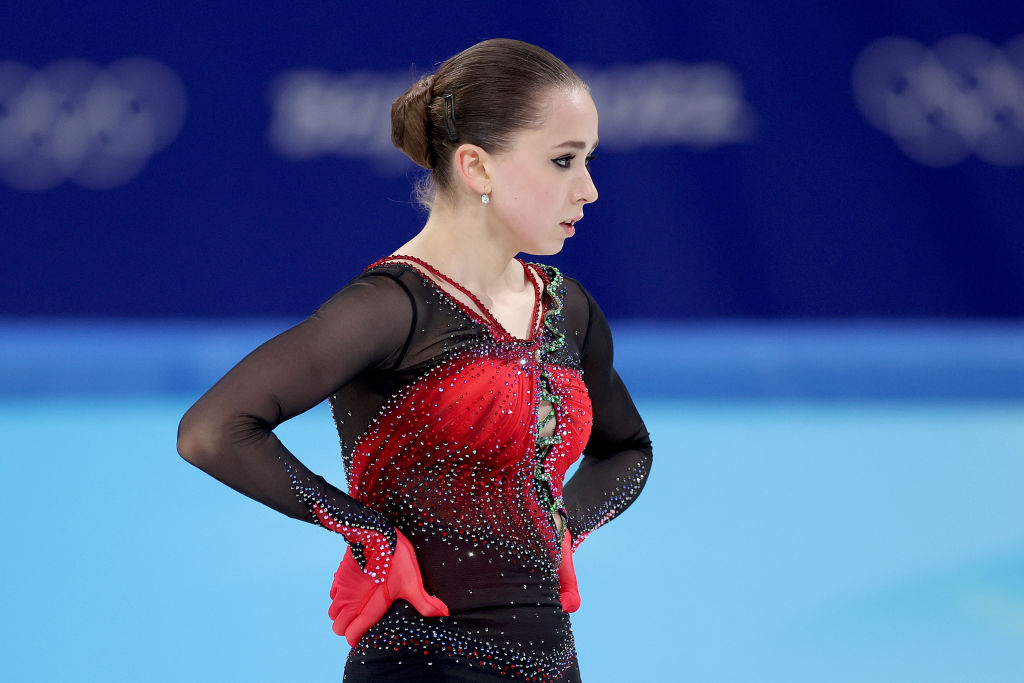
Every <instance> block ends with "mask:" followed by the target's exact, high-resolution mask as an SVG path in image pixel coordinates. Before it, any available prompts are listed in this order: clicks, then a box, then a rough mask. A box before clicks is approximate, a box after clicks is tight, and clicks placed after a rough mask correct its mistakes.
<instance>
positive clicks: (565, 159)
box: [551, 154, 597, 168]
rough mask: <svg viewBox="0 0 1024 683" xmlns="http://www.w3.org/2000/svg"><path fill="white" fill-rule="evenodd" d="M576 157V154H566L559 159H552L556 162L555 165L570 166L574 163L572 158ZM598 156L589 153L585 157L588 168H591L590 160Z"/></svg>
mask: <svg viewBox="0 0 1024 683" xmlns="http://www.w3.org/2000/svg"><path fill="white" fill-rule="evenodd" d="M575 158H576V155H575V154H566V155H565V156H561V157H558V158H557V159H552V160H551V161H552V162H553V163H554V164H555V166H558V167H559V168H570V167H571V165H572V160H573V159H575ZM596 158H597V156H596V155H594V154H588V155H587V156H585V157H584V161H583V163H584V165H585V166H586V167H587V168H590V162H591V161H593V160H594V159H596Z"/></svg>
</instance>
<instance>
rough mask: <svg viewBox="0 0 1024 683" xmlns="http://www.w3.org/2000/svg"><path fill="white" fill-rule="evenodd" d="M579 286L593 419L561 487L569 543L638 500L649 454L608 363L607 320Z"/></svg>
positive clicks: (583, 355) (576, 542)
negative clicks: (585, 313)
mask: <svg viewBox="0 0 1024 683" xmlns="http://www.w3.org/2000/svg"><path fill="white" fill-rule="evenodd" d="M581 291H582V292H583V294H584V295H585V296H586V299H587V304H588V307H589V318H588V322H587V328H586V334H585V336H584V340H583V343H582V345H581V350H580V357H581V364H582V368H583V380H584V382H585V383H586V386H587V391H588V393H589V394H590V400H591V404H592V406H593V417H594V423H593V429H592V431H591V434H590V440H589V441H588V442H587V445H586V447H585V448H584V450H583V459H582V461H581V462H580V466H579V469H578V470H577V471H576V473H575V474H574V475H573V476H572V478H570V479H569V481H568V482H566V484H565V489H564V493H563V499H564V501H565V508H566V512H567V513H568V515H569V519H568V528H569V531H570V533H571V534H572V538H573V547H576V546H578V545H579V544H580V543H581V542H582V541H583V539H584V538H586V536H587V535H588V534H589V533H590V532H592V531H594V529H597V528H598V527H600V526H601V525H603V524H605V523H606V522H608V521H610V520H611V519H614V518H615V517H617V516H618V515H619V514H620V513H621V512H622V511H623V510H625V509H626V508H627V507H629V506H630V504H632V502H633V501H634V500H636V497H637V496H638V495H640V491H641V490H642V489H643V487H644V484H645V483H646V482H647V475H648V474H649V472H650V469H651V461H652V458H653V451H652V448H651V440H650V437H649V435H648V433H647V428H646V427H645V426H644V422H643V420H642V419H641V417H640V414H639V413H638V412H637V410H636V406H635V405H634V404H633V400H632V399H631V398H630V396H629V392H628V391H627V390H626V386H625V385H624V384H623V382H622V379H620V378H619V375H618V373H617V372H615V368H614V367H613V364H612V359H613V349H612V335H611V329H610V328H609V326H608V321H607V319H606V318H605V316H604V313H602V312H601V309H600V308H599V307H598V305H597V303H596V302H595V301H594V300H593V298H592V297H591V296H590V294H589V293H587V292H586V290H582V288H581Z"/></svg>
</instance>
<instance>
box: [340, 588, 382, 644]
mask: <svg viewBox="0 0 1024 683" xmlns="http://www.w3.org/2000/svg"><path fill="white" fill-rule="evenodd" d="M385 593H386V591H385V590H383V588H381V589H378V590H376V591H374V594H373V596H371V597H370V599H369V600H368V601H367V602H366V605H364V606H363V609H362V610H360V612H359V614H357V615H356V617H355V618H354V619H353V620H352V623H350V624H349V625H348V628H346V629H345V639H346V640H348V644H349V645H351V646H352V647H355V646H356V645H357V644H358V643H359V639H360V638H362V637H363V634H364V633H366V632H367V631H368V630H370V627H371V626H373V625H374V624H376V623H377V622H378V621H380V618H381V617H383V616H384V613H385V612H387V611H388V607H389V606H390V604H391V603H390V601H389V600H388V599H387V597H386V596H385Z"/></svg>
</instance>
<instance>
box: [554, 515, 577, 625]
mask: <svg viewBox="0 0 1024 683" xmlns="http://www.w3.org/2000/svg"><path fill="white" fill-rule="evenodd" d="M558 583H559V584H560V586H561V588H559V591H558V597H559V598H560V599H561V601H562V609H563V610H565V611H566V612H575V611H576V610H578V609H579V608H580V587H579V586H578V585H576V570H575V569H574V568H573V566H572V537H571V535H570V534H569V530H568V529H566V530H565V531H564V532H563V533H562V564H561V565H559V567H558Z"/></svg>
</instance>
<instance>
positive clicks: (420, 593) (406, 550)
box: [327, 530, 448, 647]
mask: <svg viewBox="0 0 1024 683" xmlns="http://www.w3.org/2000/svg"><path fill="white" fill-rule="evenodd" d="M396 533H397V535H398V543H397V545H396V546H395V552H394V554H393V555H392V556H391V567H390V568H389V569H388V574H387V578H386V579H385V580H384V581H382V582H380V583H375V582H374V581H373V579H371V578H370V577H369V576H367V575H366V574H365V573H364V572H363V570H362V568H360V566H359V563H358V562H356V559H355V558H354V557H353V556H352V551H351V549H347V550H346V551H345V557H344V558H342V560H341V564H340V565H338V571H336V572H335V573H334V582H333V583H332V584H331V606H330V609H328V610H327V614H328V616H330V618H331V620H332V621H333V622H334V625H333V627H332V628H333V630H334V632H335V633H337V634H338V635H339V636H342V635H343V636H345V638H346V640H348V644H349V645H351V646H352V647H355V646H356V644H357V643H358V642H359V639H360V638H362V637H363V634H364V633H366V632H367V631H368V630H369V628H370V627H371V626H373V625H374V624H376V623H377V622H378V621H379V620H380V618H381V617H383V616H384V613H385V612H387V611H388V608H389V607H391V603H392V602H394V601H395V600H406V601H408V602H409V603H410V604H411V605H412V606H413V607H414V608H415V609H416V611H417V612H419V613H420V614H422V615H423V616H425V617H446V616H448V606H447V605H445V604H444V603H443V602H442V601H441V600H439V599H438V598H435V597H434V596H432V595H429V594H428V593H427V591H426V589H425V588H424V587H423V577H422V576H421V574H420V567H419V563H418V562H417V561H416V553H415V552H414V551H413V548H412V544H411V543H410V542H409V539H408V538H406V537H405V535H404V534H402V532H401V531H397V530H396Z"/></svg>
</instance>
